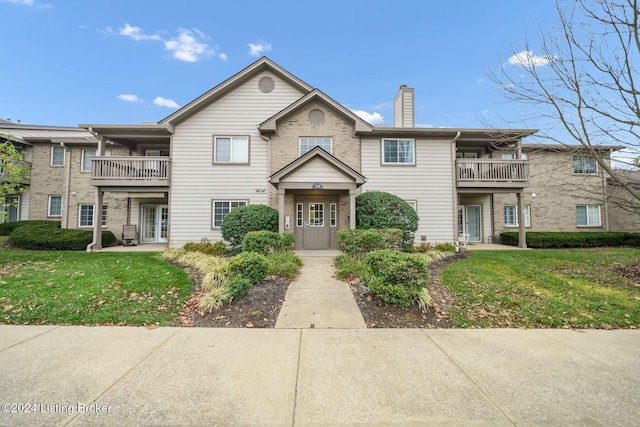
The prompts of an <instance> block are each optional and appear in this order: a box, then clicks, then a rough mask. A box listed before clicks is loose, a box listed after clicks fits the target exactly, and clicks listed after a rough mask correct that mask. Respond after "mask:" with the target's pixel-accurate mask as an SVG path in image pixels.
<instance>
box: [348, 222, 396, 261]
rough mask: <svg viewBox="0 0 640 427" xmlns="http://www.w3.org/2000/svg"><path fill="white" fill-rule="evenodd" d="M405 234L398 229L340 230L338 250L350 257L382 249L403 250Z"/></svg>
mask: <svg viewBox="0 0 640 427" xmlns="http://www.w3.org/2000/svg"><path fill="white" fill-rule="evenodd" d="M403 239H404V236H403V232H402V230H400V229H397V228H389V229H387V230H373V229H368V230H357V229H356V230H339V231H338V249H339V250H340V251H341V252H344V253H346V254H349V255H357V254H365V253H367V252H371V251H376V250H380V249H402V247H403V244H404V240H403Z"/></svg>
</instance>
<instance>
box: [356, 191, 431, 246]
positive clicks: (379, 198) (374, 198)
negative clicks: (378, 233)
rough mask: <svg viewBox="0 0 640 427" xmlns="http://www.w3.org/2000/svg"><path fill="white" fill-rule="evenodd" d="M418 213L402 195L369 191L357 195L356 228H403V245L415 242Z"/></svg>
mask: <svg viewBox="0 0 640 427" xmlns="http://www.w3.org/2000/svg"><path fill="white" fill-rule="evenodd" d="M418 219H419V218H418V214H416V211H415V210H414V209H413V208H412V207H411V206H410V205H409V204H408V203H407V202H405V201H404V200H402V199H401V198H400V197H398V196H395V195H393V194H390V193H385V192H383V191H367V192H365V193H362V194H360V195H358V196H357V197H356V228H359V229H370V228H373V229H378V230H381V229H388V228H397V229H400V230H402V233H403V241H402V246H403V247H408V246H409V245H411V244H413V235H414V233H415V231H416V230H417V229H418Z"/></svg>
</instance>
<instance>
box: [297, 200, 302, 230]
mask: <svg viewBox="0 0 640 427" xmlns="http://www.w3.org/2000/svg"><path fill="white" fill-rule="evenodd" d="M302 209H303V208H302V203H298V204H296V227H302V224H303V222H304V214H303V211H302Z"/></svg>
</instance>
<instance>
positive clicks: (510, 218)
mask: <svg viewBox="0 0 640 427" xmlns="http://www.w3.org/2000/svg"><path fill="white" fill-rule="evenodd" d="M504 225H505V227H517V226H518V225H519V223H518V206H517V205H506V206H505V207H504ZM524 226H525V227H531V206H530V205H524Z"/></svg>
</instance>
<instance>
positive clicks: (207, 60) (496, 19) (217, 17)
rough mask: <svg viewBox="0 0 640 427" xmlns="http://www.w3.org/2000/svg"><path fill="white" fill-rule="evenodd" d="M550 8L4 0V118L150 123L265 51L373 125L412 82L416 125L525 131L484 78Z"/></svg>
mask: <svg viewBox="0 0 640 427" xmlns="http://www.w3.org/2000/svg"><path fill="white" fill-rule="evenodd" d="M554 15H555V11H554V2H553V0H535V1H524V0H483V1H478V0H450V1H446V2H445V1H431V0H430V1H427V0H410V1H405V0H395V1H378V0H369V1H359V0H341V1H334V0H323V1H317V2H303V1H270V2H265V1H243V0H234V1H204V0H203V1H195V0H181V1H165V0H153V1H151V0H139V1H134V0H112V1H101V0H91V1H80V0H77V1H71V0H0V16H2V17H3V19H2V30H3V31H2V33H3V35H4V37H3V42H2V43H1V44H0V58H2V63H3V65H2V67H1V68H0V88H1V89H0V93H1V99H2V103H1V104H0V118H3V119H7V118H10V119H11V120H13V121H14V122H15V121H17V120H21V121H22V123H28V124H46V125H60V126H76V125H78V124H79V123H142V122H156V121H158V120H161V119H162V118H164V117H166V116H167V115H169V114H170V113H171V112H173V111H174V110H175V109H176V108H177V107H178V106H183V105H185V104H186V103H188V102H190V101H191V100H193V99H194V98H196V97H197V96H199V95H201V94H202V93H204V92H206V91H207V90H209V89H210V88H212V87H214V86H215V85H217V84H219V83H220V82H222V81H223V80H225V79H227V78H228V77H230V76H232V75H233V74H235V73H236V72H238V71H240V70H241V69H243V68H244V67H246V66H247V65H249V64H251V63H252V62H253V61H255V60H256V59H258V58H259V57H261V56H263V55H266V56H268V57H269V58H270V59H272V60H273V61H275V62H276V63H278V64H279V65H280V66H282V67H283V68H285V69H287V70H288V71H290V72H291V73H293V74H294V75H296V76H297V77H299V78H301V79H302V80H304V81H305V82H307V83H308V84H310V85H311V86H314V87H317V88H319V89H320V90H322V91H323V92H325V93H326V94H328V95H329V96H331V97H332V98H334V99H335V100H336V101H338V102H340V103H342V104H343V105H345V106H346V107H348V108H350V109H352V110H354V111H359V112H361V114H362V115H363V116H364V117H365V118H367V119H368V120H369V121H370V122H372V123H373V124H386V125H392V118H393V114H392V106H391V101H392V100H393V97H394V96H395V94H396V93H397V90H398V87H399V86H400V85H401V84H406V85H408V86H409V87H413V88H415V95H416V117H415V122H416V125H418V126H428V127H469V128H475V127H485V126H486V124H485V122H487V123H492V124H494V125H495V126H499V127H520V126H521V127H525V125H524V124H519V123H517V122H514V123H508V122H507V121H505V120H503V119H502V117H504V118H507V119H512V118H516V117H518V116H519V111H518V108H520V107H519V106H518V105H514V104H507V103H505V101H504V98H502V95H501V93H500V89H499V88H498V87H497V86H496V84H495V83H493V82H492V81H491V80H490V79H489V78H488V77H487V74H488V72H489V71H490V70H492V69H497V68H498V67H500V65H501V64H507V65H506V66H510V67H516V66H517V65H509V63H508V60H509V58H510V57H511V55H513V54H514V53H517V52H520V51H522V50H523V49H524V45H525V43H524V42H525V39H526V37H527V36H529V38H530V39H535V35H536V33H537V32H538V31H539V30H540V29H541V28H542V29H543V30H544V29H546V28H549V27H550V26H551V25H553V18H554ZM7 35H8V36H7ZM533 53H534V54H535V51H534V52H533Z"/></svg>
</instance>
